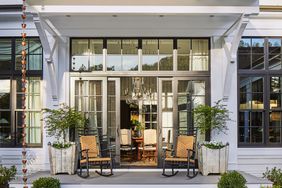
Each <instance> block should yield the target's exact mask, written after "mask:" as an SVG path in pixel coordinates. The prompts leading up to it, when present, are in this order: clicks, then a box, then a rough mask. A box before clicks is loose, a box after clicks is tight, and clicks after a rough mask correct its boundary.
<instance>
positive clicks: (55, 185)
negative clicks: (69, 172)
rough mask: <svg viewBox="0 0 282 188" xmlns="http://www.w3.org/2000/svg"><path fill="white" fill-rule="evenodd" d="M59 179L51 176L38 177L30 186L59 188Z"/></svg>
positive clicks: (34, 187)
mask: <svg viewBox="0 0 282 188" xmlns="http://www.w3.org/2000/svg"><path fill="white" fill-rule="evenodd" d="M60 187H61V183H60V180H58V179H56V178H52V177H42V178H38V179H37V180H35V181H34V182H33V183H32V188H60Z"/></svg>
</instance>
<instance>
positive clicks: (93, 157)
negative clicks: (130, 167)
mask: <svg viewBox="0 0 282 188" xmlns="http://www.w3.org/2000/svg"><path fill="white" fill-rule="evenodd" d="M80 148H81V151H79V164H80V169H79V172H78V175H79V176H80V177H82V178H87V177H89V168H90V167H92V166H99V167H100V172H99V171H97V170H96V171H95V172H96V173H97V174H99V175H100V176H105V177H109V176H112V175H113V159H112V155H111V151H110V150H109V149H105V150H102V151H109V155H110V156H109V157H102V156H101V153H100V150H99V145H98V144H97V137H96V136H81V137H80ZM83 167H85V168H86V175H85V176H83V175H82V169H83ZM104 168H108V169H110V172H108V173H106V172H103V169H104Z"/></svg>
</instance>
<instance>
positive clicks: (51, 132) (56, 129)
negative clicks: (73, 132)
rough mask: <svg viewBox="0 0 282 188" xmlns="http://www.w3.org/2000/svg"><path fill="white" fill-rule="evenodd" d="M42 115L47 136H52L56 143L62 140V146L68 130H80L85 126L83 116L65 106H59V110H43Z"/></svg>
mask: <svg viewBox="0 0 282 188" xmlns="http://www.w3.org/2000/svg"><path fill="white" fill-rule="evenodd" d="M44 113H45V114H46V116H45V117H44V121H45V123H46V130H47V135H48V136H54V137H55V138H56V139H57V143H59V142H60V140H61V138H63V145H64V143H66V141H67V138H66V136H67V133H68V130H69V129H70V128H81V127H83V126H84V125H85V118H84V116H83V114H82V113H81V112H78V111H76V110H75V109H74V108H71V107H69V106H67V105H65V104H61V105H60V108H59V109H44Z"/></svg>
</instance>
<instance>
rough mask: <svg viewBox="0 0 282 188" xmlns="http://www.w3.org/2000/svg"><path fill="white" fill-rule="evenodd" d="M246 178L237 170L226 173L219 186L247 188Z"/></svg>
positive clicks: (219, 187) (224, 187) (222, 187)
mask: <svg viewBox="0 0 282 188" xmlns="http://www.w3.org/2000/svg"><path fill="white" fill-rule="evenodd" d="M246 182H247V181H246V179H245V178H244V176H242V175H241V174H240V173H239V172H237V171H231V172H226V173H224V174H223V175H222V176H221V178H220V180H219V182H218V183H217V187H218V188H247V186H246Z"/></svg>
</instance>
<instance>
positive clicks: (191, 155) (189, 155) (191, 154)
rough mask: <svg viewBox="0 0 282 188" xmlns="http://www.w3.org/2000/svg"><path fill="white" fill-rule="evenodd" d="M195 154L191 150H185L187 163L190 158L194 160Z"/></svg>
mask: <svg viewBox="0 0 282 188" xmlns="http://www.w3.org/2000/svg"><path fill="white" fill-rule="evenodd" d="M195 154H196V151H195V150H193V149H187V158H188V161H189V160H190V159H191V157H192V158H193V159H194V158H195Z"/></svg>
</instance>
